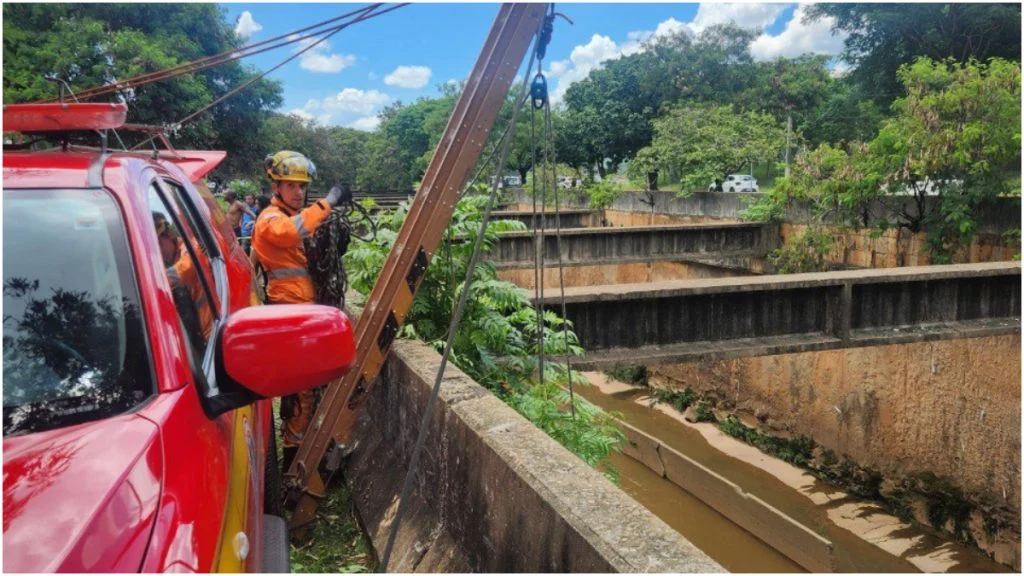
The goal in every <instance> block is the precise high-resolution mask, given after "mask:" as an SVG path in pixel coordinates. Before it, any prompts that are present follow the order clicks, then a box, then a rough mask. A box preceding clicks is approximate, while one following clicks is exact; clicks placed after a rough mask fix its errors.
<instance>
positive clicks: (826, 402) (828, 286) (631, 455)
mask: <svg viewBox="0 0 1024 576" xmlns="http://www.w3.org/2000/svg"><path fill="white" fill-rule="evenodd" d="M631 196H632V198H630V199H626V200H622V199H620V201H618V202H617V204H616V205H615V206H613V207H612V208H611V209H606V210H603V211H593V210H588V209H584V208H576V209H571V210H565V211H563V212H562V214H561V215H560V216H559V218H560V224H561V225H562V226H563V230H562V245H561V252H562V253H561V256H562V259H563V262H564V263H565V268H564V270H562V271H559V270H558V269H557V268H556V266H557V257H558V251H557V249H558V247H557V245H556V241H555V238H554V235H553V227H554V224H555V221H554V218H555V215H554V214H546V215H544V219H545V221H544V225H545V227H546V228H547V229H548V237H547V238H546V239H545V242H544V245H543V247H542V250H543V254H544V257H545V259H546V263H547V266H548V268H547V269H546V270H545V271H544V276H543V283H544V288H545V290H546V292H547V293H546V294H545V297H544V299H543V301H542V303H543V305H545V306H549V307H552V308H557V307H558V306H559V304H560V301H561V298H560V294H559V291H558V290H557V288H558V286H559V281H560V280H565V282H566V285H567V288H566V301H567V306H568V307H569V310H568V317H569V319H570V320H572V321H573V322H574V324H575V330H576V332H577V334H578V335H579V336H580V338H581V342H583V345H584V347H585V349H586V350H587V353H586V356H585V357H584V358H583V359H582V360H578V361H575V362H574V368H580V369H589V370H599V369H612V368H616V367H620V366H630V367H637V366H642V367H644V368H645V369H646V370H647V372H648V374H649V377H650V379H651V382H652V385H656V386H658V387H661V388H669V389H681V388H682V387H692V388H693V389H694V390H696V391H697V392H698V393H701V394H709V395H711V396H712V397H716V398H722V399H724V400H725V402H724V405H725V406H726V407H727V409H728V410H731V411H732V412H733V413H734V414H736V415H737V416H739V417H740V419H741V420H742V421H744V422H745V423H749V425H751V426H754V427H756V428H759V429H766V430H768V431H769V432H771V433H776V434H779V435H782V436H783V437H786V436H790V435H797V434H800V435H807V436H810V437H812V438H814V439H815V440H816V441H817V442H818V444H819V445H820V446H821V447H823V448H829V449H834V450H835V451H836V453H837V454H843V455H847V456H848V457H850V458H852V459H853V460H854V461H856V462H857V463H858V464H865V465H869V466H872V467H874V468H877V469H879V470H881V471H882V472H883V473H884V474H885V475H886V478H889V477H892V478H900V477H903V476H905V475H906V474H908V473H912V472H914V471H920V470H928V471H934V472H936V473H938V474H940V475H941V476H943V477H949V478H952V479H953V480H954V481H955V482H956V483H957V485H958V486H961V487H963V488H964V489H965V490H966V489H975V488H978V487H979V486H980V487H981V488H982V489H985V490H987V491H988V492H993V491H995V492H996V493H998V492H999V491H1001V493H1002V499H1001V504H1000V505H1001V506H1002V507H1003V508H1002V509H1005V510H1010V511H1011V512H1010V513H1011V515H1013V514H1015V517H1016V518H1017V522H1018V524H1019V518H1020V486H1019V479H1020V454H1019V446H1020V434H1019V430H1020V423H1021V420H1020V386H1019V382H1020V357H1019V354H1017V352H1019V346H1020V296H1019V295H1020V289H1021V285H1020V275H1021V269H1020V264H1019V263H1007V262H997V263H986V264H968V265H956V266H925V267H917V268H896V269H885V270H877V269H874V270H850V271H845V272H830V273H821V274H809V275H790V276H761V275H759V274H761V273H763V272H767V270H766V269H765V268H766V267H765V256H766V255H767V253H768V252H770V251H771V250H773V249H774V248H776V247H778V246H779V245H780V242H781V240H782V236H783V235H784V234H783V232H782V229H780V227H779V226H778V225H767V224H752V223H740V222H737V219H736V217H737V214H738V212H739V210H741V209H742V204H743V202H742V201H741V200H740V199H739V196H740V195H722V194H718V195H715V194H699V195H695V196H694V197H691V198H688V199H674V198H671V197H669V196H657V197H656V198H655V200H656V205H655V206H656V209H655V210H651V208H650V206H649V205H647V204H645V203H644V202H640V203H641V204H643V206H644V207H645V208H644V209H640V208H641V207H640V206H639V205H637V206H634V205H633V204H635V203H636V202H638V201H639V200H637V199H636V197H637V196H639V195H631ZM519 200H520V203H519V204H518V206H517V205H516V203H515V202H516V199H515V198H513V201H512V203H511V204H510V205H509V206H508V207H509V208H511V210H505V211H504V212H501V213H497V214H495V217H501V218H505V219H518V220H520V221H523V222H526V223H527V225H528V226H529V225H531V224H533V223H535V221H534V220H533V215H532V214H531V213H527V212H524V208H527V207H526V206H524V204H523V203H522V202H521V199H519ZM630 202H632V203H633V204H630ZM620 204H622V205H620ZM785 226H787V225H786V224H783V228H784V227H785ZM537 248H538V247H537V245H536V243H535V242H534V237H533V233H532V232H531V231H527V232H519V233H507V234H503V235H502V238H501V241H500V242H499V244H498V246H497V248H496V250H495V251H494V252H493V253H491V254H490V255H489V256H488V258H489V259H490V261H491V262H492V263H493V264H494V265H495V268H496V269H497V271H498V273H499V276H500V277H502V278H504V279H506V280H510V281H512V282H515V283H516V284H518V285H519V286H521V287H523V288H526V289H528V290H530V291H531V292H533V291H534V290H536V289H537V287H536V277H535V271H534V269H533V259H534V256H535V254H536V253H537ZM1000 254H1002V253H1001V252H1000ZM1004 255H1005V254H1004ZM844 258H845V256H844ZM875 261H876V258H875V254H873V253H872V255H871V258H870V262H872V263H874V262H875ZM751 274H754V276H751ZM743 276H746V277H743ZM1015 347H1016V348H1015ZM1014 350H1016V352H1014ZM1014 354H1016V356H1013V355H1014ZM1013 359H1015V361H1013ZM1008 360H1009V361H1008ZM438 361H439V358H438V357H437V354H436V353H435V352H433V350H432V349H430V348H429V347H427V346H425V345H422V344H419V343H414V342H399V343H396V345H395V349H394V351H393V352H392V355H391V358H390V359H389V360H388V363H387V367H386V369H385V371H384V373H383V376H382V379H381V382H380V385H378V386H377V387H376V388H375V391H374V393H373V397H372V399H371V401H370V403H369V405H368V408H367V411H366V414H365V417H364V418H363V419H362V420H361V423H360V432H359V434H358V437H359V439H360V440H359V445H358V446H357V449H356V451H355V452H354V454H353V456H352V457H351V459H350V462H349V463H348V466H347V470H346V476H347V477H348V478H349V480H350V481H351V482H352V484H353V485H354V486H355V488H356V491H355V493H356V495H357V496H356V499H357V507H358V509H359V512H360V515H361V517H362V520H363V523H364V525H365V527H366V529H367V532H368V534H369V535H370V538H371V541H372V542H373V543H374V546H375V547H378V548H379V549H382V548H383V544H384V542H385V539H386V536H387V531H388V529H389V527H390V523H391V520H392V518H393V515H394V512H395V507H396V498H397V492H398V490H399V488H400V485H401V479H402V477H403V476H404V470H405V461H406V460H407V459H408V456H409V452H411V449H412V445H413V443H414V442H415V430H416V428H417V426H418V422H419V418H420V415H421V414H422V409H423V407H424V406H425V404H426V399H427V397H428V394H429V382H431V381H432V378H433V375H434V373H435V371H436V369H437V365H438ZM922 363H924V364H928V363H930V368H929V367H928V366H925V365H924V364H922ZM918 364H921V366H918ZM588 377H589V378H590V379H591V380H592V381H594V382H595V384H598V385H597V386H593V387H577V391H578V392H579V393H581V394H582V395H583V396H584V397H586V398H587V399H588V400H590V401H591V402H593V403H595V404H597V405H599V406H601V407H603V408H605V409H608V410H613V411H615V412H616V413H617V414H618V415H619V417H620V418H621V420H620V426H621V428H622V429H623V431H624V432H625V434H626V436H627V438H628V442H627V445H626V446H625V448H624V453H623V454H621V455H617V456H616V457H615V458H614V459H613V463H614V465H615V466H616V468H617V469H618V470H619V473H620V482H619V487H618V488H616V487H615V486H613V485H612V484H610V483H609V482H608V481H607V480H606V479H605V478H604V477H603V476H602V475H601V474H599V473H598V472H596V471H594V470H592V469H590V468H589V467H587V466H586V465H585V464H583V463H582V462H580V461H579V460H578V459H577V458H576V457H575V456H573V455H572V454H570V453H569V452H567V451H566V450H564V449H563V448H561V447H560V446H559V445H557V443H555V442H554V441H552V440H551V439H549V438H547V437H546V436H545V435H544V434H543V433H542V432H540V431H539V430H536V429H535V428H534V427H533V426H532V425H530V424H529V423H528V422H527V421H525V420H524V419H522V418H521V417H520V416H519V415H518V414H516V413H515V412H514V411H513V410H511V409H510V408H508V407H506V406H504V405H503V404H502V403H501V402H500V401H499V400H498V399H497V398H495V397H493V396H492V395H491V394H490V393H489V392H487V391H486V390H485V389H483V388H482V387H480V386H479V385H477V384H476V383H475V382H472V381H471V380H470V379H469V378H468V377H467V376H465V375H464V374H462V373H461V372H460V371H458V370H457V369H455V368H454V367H451V366H449V368H448V369H447V371H446V375H445V378H444V381H443V385H442V391H441V402H439V404H438V406H437V407H436V408H435V412H434V414H433V415H432V416H431V429H430V437H429V438H428V440H427V445H428V446H431V447H432V448H431V449H430V450H429V451H428V454H426V455H425V457H424V459H423V465H422V466H421V469H420V470H419V471H418V474H417V485H416V491H415V495H414V503H413V504H414V505H413V508H412V512H411V513H410V514H409V515H408V516H407V517H406V521H403V527H402V531H400V533H399V542H398V546H397V547H396V550H400V551H403V552H402V556H401V557H400V558H398V559H397V561H396V562H395V563H394V564H393V569H395V570H400V571H409V572H412V571H417V572H422V571H503V572H514V571H545V572H546V571H628V572H660V571H672V572H690V571H699V572H705V571H708V572H710V571H720V570H722V569H724V570H728V571H739V572H798V571H812V572H832V571H839V572H913V571H929V572H947V571H949V572H1000V571H1010V570H1011V569H1016V570H1019V567H1020V532H1019V529H1018V530H1016V531H1014V530H1013V529H1010V530H1009V531H1008V532H1006V531H999V532H998V533H997V534H994V535H991V537H989V538H988V539H987V540H985V541H984V542H978V543H977V547H974V546H964V545H961V544H958V543H955V542H953V541H952V538H951V537H950V536H948V535H947V534H945V533H943V532H941V531H936V530H933V529H931V528H927V527H924V526H922V525H921V524H919V523H912V524H907V523H906V522H903V521H901V520H899V519H897V518H895V517H894V516H892V515H889V514H887V513H886V512H885V511H884V510H883V509H882V508H881V507H880V506H879V505H877V504H874V503H871V502H864V501H860V500H858V499H857V498H854V497H853V496H851V495H850V494H846V493H844V492H842V491H841V490H838V489H837V488H835V487H833V486H829V485H827V484H823V483H821V482H819V481H817V480H816V479H815V478H814V477H813V476H810V475H809V474H808V473H807V472H806V471H803V470H801V469H799V468H796V467H794V466H792V465H789V464H787V463H785V462H782V461H781V460H776V459H774V458H771V457H769V456H766V455H764V454H761V453H760V452H759V451H757V449H756V448H753V447H752V446H749V445H746V444H742V443H741V442H739V441H737V440H735V439H732V438H731V437H728V436H726V435H725V434H724V433H723V432H721V431H720V430H718V429H717V427H715V426H714V425H713V424H693V423H690V422H686V421H685V420H684V419H683V417H682V415H681V414H679V413H678V412H674V410H672V409H671V408H666V407H665V405H661V404H659V405H653V404H652V401H651V400H650V398H649V396H650V395H651V390H650V389H647V388H636V387H632V386H626V385H622V384H621V383H615V382H613V381H611V380H610V379H609V377H608V376H607V375H604V376H602V375H601V374H600V373H598V372H593V373H589V374H588ZM979 410H980V413H981V417H980V420H979V418H978V411H979ZM915 515H916V516H917V517H918V521H919V522H920V516H921V514H919V513H917V512H915ZM976 520H977V519H976V518H975V517H974V516H972V520H971V522H972V526H973V525H974V524H973V523H974V522H975V521H976ZM978 521H981V520H978ZM972 534H974V535H977V534H980V533H979V532H978V531H974V532H972ZM979 548H980V550H979ZM378 551H379V550H378ZM993 558H994V560H993Z"/></svg>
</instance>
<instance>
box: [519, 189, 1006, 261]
mask: <svg viewBox="0 0 1024 576" xmlns="http://www.w3.org/2000/svg"><path fill="white" fill-rule="evenodd" d="M760 196H761V195H760V194H739V193H727V192H726V193H721V192H694V193H693V194H692V195H691V196H689V197H687V198H677V197H676V195H675V193H674V192H653V193H645V192H627V193H625V194H623V195H622V196H621V197H619V198H618V199H616V201H615V202H614V203H613V204H612V205H611V206H610V207H608V208H607V209H605V211H604V217H603V218H602V220H603V221H604V222H605V223H608V224H611V225H613V226H638V225H661V224H686V223H692V222H715V221H717V222H722V223H724V222H737V221H740V220H741V219H742V216H741V215H742V212H743V211H744V210H745V209H746V208H747V203H748V202H751V201H754V200H756V199H757V198H759V197H760ZM512 198H513V201H514V202H523V201H527V200H528V199H529V195H528V193H526V192H525V191H522V190H518V191H513V192H512ZM652 201H653V206H652V205H651V202H652ZM936 201H937V198H935V197H928V198H926V199H925V205H926V207H927V208H926V209H930V206H931V205H932V204H933V203H934V202H936ZM577 204H579V202H577ZM566 206H570V207H574V206H575V204H573V198H571V197H570V198H569V199H568V201H567V204H566ZM896 209H904V210H906V211H907V212H908V213H910V214H916V213H917V210H918V209H917V206H916V204H915V203H914V201H913V199H912V198H910V197H907V196H893V197H887V198H885V199H884V201H883V200H879V201H876V202H874V203H873V204H872V205H871V206H870V207H869V208H868V210H869V213H870V214H872V215H873V219H877V218H878V217H881V215H883V214H889V213H892V210H896ZM1020 209H1021V204H1020V198H999V199H997V200H996V201H995V202H994V203H992V204H991V205H988V206H985V207H982V208H979V209H978V211H977V213H976V217H975V220H976V221H977V223H978V234H976V235H975V237H974V238H973V239H972V241H971V243H970V245H969V246H967V247H966V248H962V249H960V250H959V251H958V252H957V253H956V254H955V255H954V256H953V262H956V263H972V262H999V261H1008V260H1012V259H1013V257H1014V256H1015V255H1017V254H1020V251H1021V247H1020V243H1019V242H1017V243H1008V242H1006V241H1005V240H1004V239H1003V238H1002V237H1001V234H1002V233H1003V232H1006V231H1008V230H1013V229H1019V228H1020ZM783 220H784V223H783V224H782V226H781V229H780V231H781V235H782V239H783V241H784V242H788V241H789V240H790V239H791V238H793V237H794V236H795V235H797V234H799V233H800V232H802V231H803V230H805V229H806V228H807V225H808V224H810V223H814V222H815V218H814V216H813V213H812V210H811V208H810V206H809V205H807V204H805V203H801V202H793V203H791V204H790V205H788V206H787V207H786V213H785V215H784V216H783ZM832 230H833V231H834V235H835V237H836V240H837V244H836V248H835V250H834V251H833V252H832V254H830V256H829V260H830V261H831V262H832V263H834V264H840V265H845V266H857V267H863V268H891V267H897V266H924V265H927V264H931V259H930V257H929V254H928V251H927V250H926V249H925V233H923V232H919V233H916V234H911V233H910V232H908V231H900V230H898V229H896V228H892V229H890V230H887V231H885V232H882V233H880V234H878V235H877V237H875V236H876V234H875V233H874V231H873V230H871V229H863V230H841V229H838V228H833V229H832Z"/></svg>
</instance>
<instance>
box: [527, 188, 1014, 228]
mask: <svg viewBox="0 0 1024 576" xmlns="http://www.w3.org/2000/svg"><path fill="white" fill-rule="evenodd" d="M507 194H508V197H509V198H510V200H511V201H512V202H518V203H530V202H531V201H532V200H531V198H530V194H529V192H528V191H526V190H523V189H510V190H509V191H508V193H507ZM760 197H761V194H748V193H730V192H700V191H697V192H693V193H692V194H691V195H690V196H688V197H686V198H679V197H677V196H676V193H675V192H643V191H631V192H626V193H625V194H623V195H622V196H620V197H619V198H617V199H616V200H615V202H613V203H612V205H611V206H610V207H609V208H610V209H611V210H622V211H626V212H638V213H651V212H655V213H660V214H672V215H690V216H704V217H710V218H728V219H738V218H742V216H741V213H742V212H743V211H744V210H746V208H747V205H748V203H750V202H752V201H756V200H757V199H759V198H760ZM583 201H585V200H581V199H578V198H575V197H573V196H572V195H571V194H566V195H565V201H564V202H565V206H567V207H584V206H582V205H581V203H582V202H583ZM936 202H938V198H937V197H934V196H930V197H927V198H925V210H926V211H927V210H930V209H931V206H932V205H933V204H934V203H936ZM652 203H653V208H652ZM868 210H869V213H870V214H871V215H872V216H873V218H877V217H880V216H881V215H882V214H889V213H892V211H893V210H895V211H896V212H897V213H899V212H900V211H901V210H906V211H907V212H908V213H910V214H917V206H916V204H915V201H914V199H913V198H912V197H910V196H888V197H885V198H884V199H881V200H877V201H875V202H874V203H872V204H871V205H870V206H869V207H868ZM1020 210H1021V203H1020V198H999V199H997V200H996V201H995V202H993V203H992V204H991V205H988V206H985V207H982V208H980V209H979V210H978V212H977V218H976V220H977V222H978V224H979V228H978V231H979V232H987V233H995V234H999V233H1002V232H1004V231H1006V230H1011V229H1014V228H1020ZM783 220H785V221H786V222H790V223H809V222H811V221H813V220H814V215H813V213H812V210H811V207H810V205H808V204H806V203H801V202H793V203H791V204H790V205H789V206H787V208H786V215H785V216H784V218H783Z"/></svg>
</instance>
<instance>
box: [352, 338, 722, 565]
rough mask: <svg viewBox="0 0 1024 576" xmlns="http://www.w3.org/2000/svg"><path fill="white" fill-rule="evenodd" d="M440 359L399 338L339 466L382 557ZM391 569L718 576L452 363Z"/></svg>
mask: <svg viewBox="0 0 1024 576" xmlns="http://www.w3.org/2000/svg"><path fill="white" fill-rule="evenodd" d="M439 364H440V357H439V356H438V354H437V353H436V352H435V351H434V350H433V349H432V348H430V347H429V346H427V345H425V344H423V343H420V342H413V341H405V340H399V341H396V342H395V344H394V345H393V348H392V351H391V354H390V357H389V359H388V361H387V363H386V365H385V369H384V372H383V374H382V377H381V380H380V382H379V384H378V385H377V386H376V387H375V388H374V389H373V391H372V392H371V398H370V401H369V402H368V404H367V406H366V409H365V410H364V412H363V415H362V417H361V418H360V422H359V427H358V430H357V432H356V435H355V437H356V438H357V439H358V442H359V444H358V446H357V448H356V450H355V452H354V454H353V456H352V458H351V461H350V462H349V463H348V466H347V467H346V470H345V474H346V477H347V478H349V479H350V481H351V482H352V483H353V485H354V488H355V491H354V494H355V499H356V505H357V508H358V510H359V512H360V515H361V517H362V518H363V521H364V523H365V524H366V527H367V532H368V533H369V534H370V536H371V540H372V541H373V545H374V547H375V548H376V549H377V551H378V552H382V550H383V547H384V544H385V542H386V537H387V534H388V531H389V529H390V525H391V521H392V519H393V517H394V514H395V511H396V508H397V502H396V499H397V494H398V491H399V490H400V485H401V483H402V478H403V477H404V475H405V470H406V466H407V462H408V458H409V456H410V454H411V452H412V447H413V445H414V443H415V441H416V435H417V431H418V428H419V423H420V418H421V417H422V414H423V411H424V410H425V408H426V405H427V400H428V398H429V395H430V392H431V387H432V385H433V380H434V378H435V375H436V372H437V370H438V367H439ZM425 446H426V450H425V452H424V453H423V456H422V458H421V461H420V465H419V467H418V469H417V473H416V484H415V487H416V490H415V495H414V500H413V504H412V508H411V511H410V515H409V516H408V517H407V518H406V520H403V523H402V527H403V528H402V530H401V531H400V534H399V538H398V541H397V544H396V550H397V551H398V553H397V554H396V556H395V558H393V563H392V565H391V567H390V568H391V569H392V570H395V571H406V572H413V571H468V570H472V571H478V572H719V571H721V567H720V566H718V565H717V564H716V563H715V562H714V561H712V560H711V559H709V558H708V557H707V556H706V555H705V554H704V553H703V552H701V551H700V550H698V549H697V548H696V547H694V546H693V545H692V544H691V543H689V542H688V541H687V540H685V539H684V538H683V537H681V536H680V535H679V534H678V533H677V532H675V531H673V530H672V529H671V528H669V527H668V526H667V525H666V524H665V523H664V522H662V521H661V520H660V519H658V518H657V517H655V516H654V515H653V514H651V513H650V512H649V511H647V510H646V509H645V508H643V507H642V506H641V505H640V504H638V503H637V502H635V501H634V500H632V499H631V498H630V497H629V496H627V495H626V494H625V493H623V492H622V491H621V490H619V489H618V488H616V487H615V486H614V485H612V484H611V483H610V482H608V480H607V479H605V478H604V476H602V475H601V474H600V473H598V472H597V471H595V470H594V469H592V468H590V467H589V466H587V465H586V464H585V463H584V462H583V461H581V460H580V459H579V458H577V457H576V456H574V455H573V454H571V453H570V452H568V451H567V450H566V449H565V448H563V447H561V446H560V445H558V444H557V443H556V442H554V441H553V440H551V439H550V438H549V437H548V436H547V435H545V434H544V433H543V432H542V431H540V430H538V429H537V428H535V427H534V426H533V425H532V424H531V423H530V422H528V421H527V420H525V419H524V418H523V417H522V416H520V415H519V414H518V413H516V412H515V411H514V410H512V409H511V408H509V407H508V406H506V405H505V404H504V403H502V402H501V401H500V400H498V399H497V398H496V397H494V396H493V395H492V394H490V393H489V392H488V391H487V390H485V389H484V388H482V387H481V386H480V385H478V384H477V383H475V382H473V381H472V380H471V379H470V378H469V377H468V376H466V375H465V374H464V373H462V372H461V371H460V370H458V369H457V368H454V367H452V366H451V365H450V364H449V366H448V368H447V369H446V371H445V377H444V381H443V384H442V386H441V391H440V396H439V398H438V402H437V404H436V406H435V408H434V411H433V413H432V414H431V415H430V427H429V432H428V436H427V438H426V444H425Z"/></svg>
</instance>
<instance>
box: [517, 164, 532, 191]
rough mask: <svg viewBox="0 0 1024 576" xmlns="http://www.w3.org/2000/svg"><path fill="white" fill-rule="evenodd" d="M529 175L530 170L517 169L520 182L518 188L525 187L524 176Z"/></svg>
mask: <svg viewBox="0 0 1024 576" xmlns="http://www.w3.org/2000/svg"><path fill="white" fill-rule="evenodd" d="M529 173H530V170H529V169H527V168H520V169H519V182H520V184H519V185H520V186H524V187H525V186H526V176H527V175H528V174H529Z"/></svg>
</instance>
